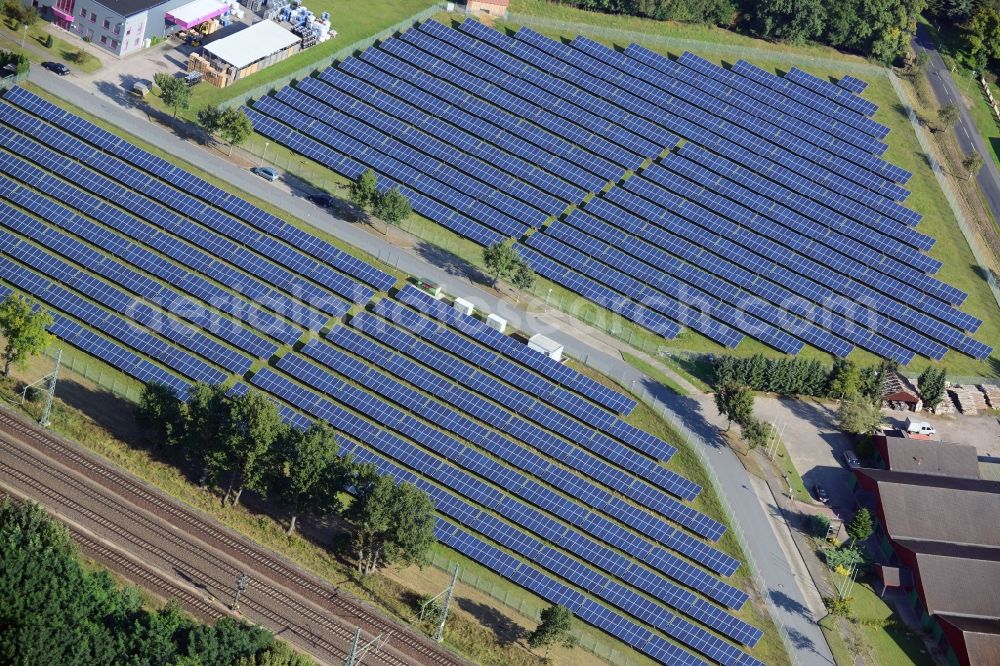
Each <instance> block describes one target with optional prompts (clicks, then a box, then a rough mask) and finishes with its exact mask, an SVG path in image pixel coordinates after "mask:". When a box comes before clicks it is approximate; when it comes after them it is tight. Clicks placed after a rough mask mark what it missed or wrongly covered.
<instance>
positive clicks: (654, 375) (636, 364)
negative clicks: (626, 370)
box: [622, 352, 688, 395]
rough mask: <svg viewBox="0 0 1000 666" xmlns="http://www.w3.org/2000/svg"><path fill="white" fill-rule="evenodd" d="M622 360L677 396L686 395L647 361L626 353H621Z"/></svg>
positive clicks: (685, 392)
mask: <svg viewBox="0 0 1000 666" xmlns="http://www.w3.org/2000/svg"><path fill="white" fill-rule="evenodd" d="M622 358H624V359H625V362H626V363H628V364H629V365H631V366H632V367H633V368H635V369H636V370H638V371H640V372H642V373H643V374H645V375H646V376H647V377H649V378H650V379H653V380H655V381H657V382H659V383H660V384H662V385H663V386H666V387H667V388H668V389H670V390H671V391H673V392H674V393H676V394H678V395H687V394H688V393H687V391H685V390H684V389H683V388H681V386H680V385H679V384H678V383H677V382H675V381H674V380H673V379H671V378H670V377H669V376H667V373H665V372H663V371H662V370H660V369H659V368H657V367H656V366H655V365H653V364H651V363H648V362H647V361H645V360H643V359H641V358H639V357H638V356H635V355H634V354H629V353H628V352H622Z"/></svg>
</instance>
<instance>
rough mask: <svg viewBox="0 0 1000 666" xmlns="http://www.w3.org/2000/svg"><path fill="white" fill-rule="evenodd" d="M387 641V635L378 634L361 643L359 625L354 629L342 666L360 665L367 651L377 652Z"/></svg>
mask: <svg viewBox="0 0 1000 666" xmlns="http://www.w3.org/2000/svg"><path fill="white" fill-rule="evenodd" d="M388 642H389V637H388V636H385V635H383V634H379V635H378V636H376V637H375V638H373V639H371V640H370V641H368V642H367V643H365V644H364V645H362V644H361V627H358V628H357V629H356V630H355V631H354V640H353V641H351V651H350V652H348V653H347V658H346V659H344V666H361V660H362V659H364V658H365V655H366V654H368V652H369V651H374V652H378V651H379V650H381V649H382V648H384V647H385V645H386V643H388Z"/></svg>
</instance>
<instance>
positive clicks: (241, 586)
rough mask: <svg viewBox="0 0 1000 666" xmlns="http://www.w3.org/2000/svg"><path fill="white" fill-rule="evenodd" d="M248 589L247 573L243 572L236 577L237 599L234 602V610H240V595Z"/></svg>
mask: <svg viewBox="0 0 1000 666" xmlns="http://www.w3.org/2000/svg"><path fill="white" fill-rule="evenodd" d="M246 589H247V572H245V571H241V572H239V574H237V575H236V598H235V599H234V600H233V610H234V611H237V612H239V610H240V595H241V594H243V593H244V592H246Z"/></svg>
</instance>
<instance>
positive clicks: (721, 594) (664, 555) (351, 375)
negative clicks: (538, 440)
mask: <svg viewBox="0 0 1000 666" xmlns="http://www.w3.org/2000/svg"><path fill="white" fill-rule="evenodd" d="M302 353H303V354H305V355H306V356H308V357H310V358H311V359H312V360H313V361H315V362H317V363H319V364H320V365H322V366H323V368H324V370H326V369H329V370H332V371H334V372H336V373H338V374H339V375H341V376H343V377H345V378H347V379H348V380H350V381H354V382H357V383H358V384H359V385H360V386H362V387H364V388H366V389H368V390H370V391H373V392H374V393H375V394H377V395H379V396H380V397H382V398H383V399H385V400H386V401H387V402H388V403H390V404H392V405H394V406H397V407H399V408H400V409H402V410H407V411H409V413H410V414H413V415H416V416H419V417H421V418H423V419H424V421H426V422H428V423H433V424H436V425H438V426H440V427H442V428H444V429H445V430H448V431H450V432H452V433H454V434H455V435H457V436H458V437H459V438H461V439H460V441H465V442H470V443H475V444H476V445H477V446H478V448H472V447H465V448H464V449H463V448H456V447H458V446H460V445H459V444H458V442H456V441H454V440H452V441H450V442H449V441H447V440H444V441H441V440H436V441H435V440H432V442H431V446H434V447H435V449H434V450H435V451H437V453H438V454H440V455H442V456H444V457H446V458H447V459H448V460H450V461H453V462H455V463H457V464H458V465H460V466H461V467H463V468H465V469H467V470H469V471H471V472H472V473H474V474H476V475H477V476H479V477H482V478H484V479H486V480H487V481H490V482H492V483H494V484H497V485H499V486H500V487H501V488H504V489H506V490H508V491H509V492H511V493H512V494H513V495H515V496H518V497H521V498H522V499H524V500H526V501H528V502H529V503H531V504H533V505H535V506H537V507H538V508H540V509H542V510H543V511H545V512H547V513H549V514H551V515H552V516H555V517H558V518H561V519H562V520H564V521H566V522H567V523H568V524H570V525H573V526H576V527H577V528H579V529H580V530H582V531H583V532H586V533H587V534H589V535H591V536H592V537H594V538H596V539H598V540H600V541H603V542H604V543H606V544H608V545H609V546H612V547H614V548H617V549H619V550H621V551H623V552H625V553H626V554H627V555H630V556H632V557H633V558H635V561H637V562H643V563H645V564H647V565H648V566H650V567H652V568H653V569H656V570H658V571H661V572H663V573H665V574H667V575H668V576H670V577H671V578H674V579H675V580H677V581H678V582H680V583H682V584H683V585H686V586H687V587H689V588H691V589H694V590H698V591H699V592H702V593H703V594H705V595H706V596H708V597H710V598H712V599H714V600H716V601H718V602H720V603H723V604H725V605H727V606H729V607H731V608H736V609H739V608H740V607H741V606H742V605H743V603H744V602H745V601H746V598H747V597H746V594H745V593H744V592H742V591H741V590H738V589H737V588H734V587H732V586H731V585H727V584H725V583H722V582H721V581H720V580H718V579H717V578H715V577H714V576H711V575H709V574H707V573H706V572H704V571H703V570H701V569H699V568H697V567H694V566H692V565H691V564H689V563H687V562H686V561H684V560H683V559H681V558H678V557H676V556H675V555H673V554H671V553H669V552H667V551H665V550H664V549H662V548H659V547H656V546H653V545H652V544H650V543H649V542H648V541H646V540H644V539H642V538H640V537H638V535H637V534H636V533H633V532H628V531H627V530H624V529H622V528H621V527H620V526H618V525H617V524H616V523H614V522H612V521H610V520H608V519H607V518H605V517H603V516H602V515H600V512H597V513H595V512H593V511H591V510H588V509H587V508H586V507H592V508H593V505H591V504H590V503H589V502H588V501H587V500H586V499H584V498H583V497H580V496H578V495H575V494H572V492H573V491H576V490H579V486H580V482H581V481H580V479H579V478H577V479H576V483H574V484H572V486H573V487H571V488H567V489H565V490H566V491H567V496H568V497H573V498H576V500H577V501H576V502H574V501H572V500H569V499H565V498H564V497H563V496H561V495H560V494H558V493H556V492H555V491H553V490H551V489H550V488H549V487H547V486H546V485H543V484H541V483H539V482H537V481H535V480H534V479H533V478H531V477H530V476H526V475H523V474H520V473H518V472H516V471H513V469H511V467H515V468H518V469H522V470H524V471H526V472H527V473H528V474H531V475H532V476H534V477H536V478H539V479H542V480H543V481H544V480H545V478H544V477H545V476H546V472H547V470H548V468H549V467H550V466H551V465H550V463H549V462H548V461H547V460H546V459H544V458H543V457H542V456H539V455H538V454H536V453H534V452H533V451H531V450H529V449H527V448H524V447H521V446H519V445H517V444H515V443H514V442H512V441H511V440H507V439H505V438H503V437H501V436H499V435H497V434H496V433H493V432H492V431H490V430H489V429H488V428H485V427H483V426H480V425H477V424H475V423H474V422H473V421H471V420H470V419H467V418H465V417H463V416H461V414H459V413H458V412H456V411H454V410H452V409H449V408H447V407H444V406H442V405H441V404H439V403H435V402H434V401H433V400H431V399H430V398H428V397H427V395H425V394H423V393H421V392H419V391H416V390H414V389H411V388H409V387H407V386H406V385H404V384H402V383H400V382H398V381H396V380H394V379H392V378H390V377H389V376H388V375H386V374H384V373H382V372H380V371H378V370H375V369H373V368H372V367H371V366H370V365H368V364H367V363H364V362H362V361H359V360H357V359H354V358H352V357H350V356H348V355H347V354H345V353H342V352H340V351H337V350H336V349H334V348H333V347H331V346H329V345H327V344H324V343H322V342H319V341H312V342H310V343H309V344H307V345H306V346H305V347H304V348H303V349H302ZM285 358H288V357H285ZM282 363H284V364H282ZM282 363H279V364H278V367H280V368H282V369H283V370H285V371H287V372H289V374H291V375H293V376H296V377H300V378H302V379H306V378H307V377H309V376H315V375H316V370H315V368H314V367H313V366H311V365H310V364H307V363H305V362H304V361H301V360H300V359H298V358H292V359H289V361H287V362H285V359H282ZM306 380H307V381H308V383H310V384H312V385H313V386H316V387H317V388H320V389H322V390H326V389H329V388H330V386H331V385H330V384H329V380H328V379H327V378H324V377H318V378H315V379H306ZM326 392H327V393H329V394H330V395H336V394H337V390H336V389H334V390H333V391H332V392H331V391H329V390H327V391H326ZM404 418H405V417H404ZM394 429H395V430H397V431H400V432H405V429H404V428H402V427H401V426H399V425H397V426H394ZM421 443H423V442H421ZM480 450H483V451H487V452H489V453H490V454H492V455H493V457H492V458H491V457H488V456H485V455H483V454H481V453H480V452H479V451H480ZM505 463H506V464H505ZM508 465H510V466H508ZM587 485H588V486H590V487H591V488H592V487H593V486H592V485H590V484H589V483H587ZM603 494H604V495H605V496H607V493H606V492H605V493H603ZM577 502H582V503H583V504H582V505H581V504H579V503H577ZM595 510H596V509H595ZM598 511H599V510H598ZM540 529H544V531H543V532H540V535H541V536H542V537H543V538H545V539H548V540H554V539H560V538H566V537H565V536H564V533H563V528H562V527H561V526H560V527H554V524H553V523H551V522H548V521H547V520H546V521H545V522H543V523H542V528H540ZM536 531H537V530H536ZM579 541H580V543H579V545H578V546H577V547H574V548H571V549H570V550H572V551H573V552H575V553H576V554H577V555H579V556H581V557H583V558H584V559H587V560H591V561H595V560H594V559H593V558H595V557H600V558H601V562H603V563H601V562H597V561H595V563H597V564H599V565H600V566H601V567H602V568H604V569H606V570H610V571H611V572H612V573H615V572H616V571H617V570H619V569H623V568H627V567H628V561H627V559H625V558H623V557H621V556H620V555H617V554H615V553H613V552H612V551H610V550H608V549H606V548H605V547H603V546H599V545H595V544H594V543H593V542H589V541H587V540H582V539H581V540H579Z"/></svg>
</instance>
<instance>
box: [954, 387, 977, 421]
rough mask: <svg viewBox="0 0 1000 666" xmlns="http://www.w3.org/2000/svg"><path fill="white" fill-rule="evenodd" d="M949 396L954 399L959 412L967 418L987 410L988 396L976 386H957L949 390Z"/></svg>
mask: <svg viewBox="0 0 1000 666" xmlns="http://www.w3.org/2000/svg"><path fill="white" fill-rule="evenodd" d="M948 394H949V395H951V396H952V397H953V398H954V400H955V404H956V405H958V409H959V411H960V412H962V413H963V414H965V415H967V416H972V415H975V414H978V413H979V411H980V410H984V409H986V396H985V395H983V393H982V392H981V391H980V390H979V389H977V388H976V387H975V386H972V385H968V386H961V385H955V386H952V387H951V388H950V389H948Z"/></svg>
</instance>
